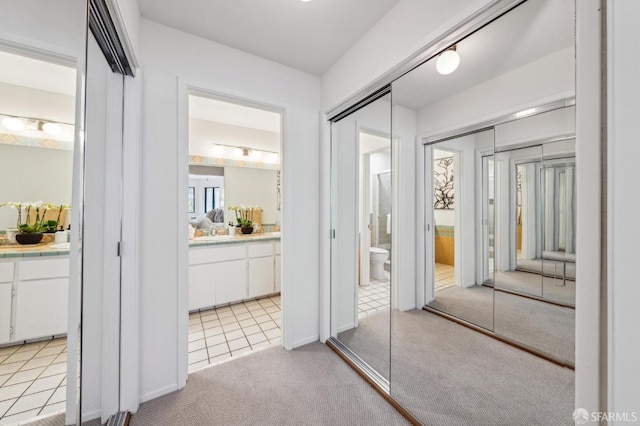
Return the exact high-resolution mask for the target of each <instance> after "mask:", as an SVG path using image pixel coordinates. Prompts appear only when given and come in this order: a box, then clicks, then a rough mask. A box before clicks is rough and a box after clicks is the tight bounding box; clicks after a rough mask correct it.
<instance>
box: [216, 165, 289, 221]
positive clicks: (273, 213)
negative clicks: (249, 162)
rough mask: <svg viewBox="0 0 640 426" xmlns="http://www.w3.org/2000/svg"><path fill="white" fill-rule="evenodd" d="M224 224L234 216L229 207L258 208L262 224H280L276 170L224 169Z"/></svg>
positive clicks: (233, 218)
mask: <svg viewBox="0 0 640 426" xmlns="http://www.w3.org/2000/svg"><path fill="white" fill-rule="evenodd" d="M224 185H225V206H226V207H225V208H226V211H225V216H227V215H228V217H227V218H226V221H225V222H229V221H230V220H233V221H234V223H235V215H234V214H233V212H230V211H229V207H231V206H237V205H243V206H246V207H248V206H260V207H262V223H276V222H278V223H280V221H281V219H280V210H278V193H277V192H278V191H277V185H278V172H277V171H276V170H264V169H253V168H249V167H225V168H224Z"/></svg>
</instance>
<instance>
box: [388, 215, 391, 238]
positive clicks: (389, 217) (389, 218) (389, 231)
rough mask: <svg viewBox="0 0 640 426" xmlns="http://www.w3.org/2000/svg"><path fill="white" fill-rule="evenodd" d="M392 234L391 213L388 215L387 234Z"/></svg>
mask: <svg viewBox="0 0 640 426" xmlns="http://www.w3.org/2000/svg"><path fill="white" fill-rule="evenodd" d="M390 233H391V213H387V234H390Z"/></svg>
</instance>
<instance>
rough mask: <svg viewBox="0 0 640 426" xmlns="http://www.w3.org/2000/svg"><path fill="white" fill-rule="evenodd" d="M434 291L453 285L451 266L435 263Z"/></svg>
mask: <svg viewBox="0 0 640 426" xmlns="http://www.w3.org/2000/svg"><path fill="white" fill-rule="evenodd" d="M435 269H436V291H438V290H443V289H445V288H447V287H451V286H452V285H454V284H455V274H454V269H453V266H451V265H445V264H443V263H436V264H435Z"/></svg>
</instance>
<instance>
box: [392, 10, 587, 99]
mask: <svg viewBox="0 0 640 426" xmlns="http://www.w3.org/2000/svg"><path fill="white" fill-rule="evenodd" d="M574 34H575V32H574V2H573V1H570V0H544V1H540V0H536V1H533V0H531V1H527V2H525V3H523V4H522V5H521V6H519V7H517V8H516V9H515V10H514V11H512V12H510V13H509V14H507V15H505V16H504V17H502V18H500V19H498V20H496V21H494V22H493V23H491V24H489V25H488V26H487V27H485V28H483V29H481V30H480V31H478V32H476V33H475V34H473V35H471V36H469V37H468V38H467V39H465V40H462V41H461V42H460V43H458V44H457V47H456V49H457V52H458V53H459V54H460V66H459V67H458V69H457V70H456V71H454V72H453V73H451V74H448V75H440V74H438V72H437V71H436V69H435V62H436V60H435V58H434V59H432V60H430V61H429V62H427V63H426V64H423V65H422V66H421V67H419V68H417V69H415V70H413V71H412V72H411V73H409V74H407V75H405V76H404V77H402V79H400V80H398V81H397V82H396V83H394V86H393V99H394V103H398V104H400V105H403V106H405V107H407V108H410V109H413V110H419V109H421V108H423V107H425V106H427V105H429V104H432V103H434V102H436V101H438V100H441V99H443V98H445V97H448V96H452V95H453V94H455V93H458V92H461V91H463V90H466V89H469V88H471V87H473V86H476V85H478V84H480V83H482V82H484V81H487V80H490V79H492V78H495V77H497V76H499V75H501V74H504V73H506V72H508V71H511V70H514V69H516V68H519V67H522V66H524V65H526V64H528V63H530V62H533V61H535V60H538V59H540V58H542V57H545V56H547V55H550V54H552V53H554V52H557V51H559V50H562V49H566V48H569V47H572V46H573V45H574V42H575V39H574ZM567 66H574V64H567Z"/></svg>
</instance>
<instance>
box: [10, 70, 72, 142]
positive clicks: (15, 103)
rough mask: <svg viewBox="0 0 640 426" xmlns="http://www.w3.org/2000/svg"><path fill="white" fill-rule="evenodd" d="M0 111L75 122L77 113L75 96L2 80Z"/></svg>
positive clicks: (63, 121)
mask: <svg viewBox="0 0 640 426" xmlns="http://www.w3.org/2000/svg"><path fill="white" fill-rule="evenodd" d="M74 81H75V78H74ZM72 84H73V82H72ZM0 111H2V113H3V114H10V115H18V116H21V117H32V118H44V119H49V120H52V121H60V122H62V123H73V122H74V121H75V113H76V104H75V96H69V95H63V94H61V93H54V92H48V91H45V90H38V89H33V88H31V87H24V86H16V85H13V84H7V83H4V82H0ZM3 131H4V128H3V127H2V126H0V132H3ZM44 136H45V135H44V134H43V137H44Z"/></svg>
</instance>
